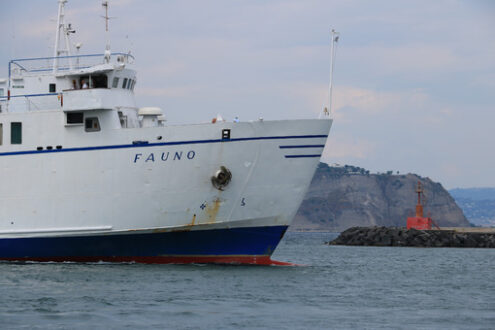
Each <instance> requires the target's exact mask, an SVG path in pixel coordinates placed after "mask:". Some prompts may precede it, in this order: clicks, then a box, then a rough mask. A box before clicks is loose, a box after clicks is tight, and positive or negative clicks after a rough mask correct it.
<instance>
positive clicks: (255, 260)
mask: <svg viewBox="0 0 495 330" xmlns="http://www.w3.org/2000/svg"><path fill="white" fill-rule="evenodd" d="M0 260H5V261H23V262H25V261H37V262H100V261H103V262H136V263H143V264H240V265H264V266H297V264H293V263H290V262H284V261H277V260H272V259H271V258H270V256H162V257H114V256H106V257H35V258H30V257H23V258H0Z"/></svg>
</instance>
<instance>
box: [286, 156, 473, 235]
mask: <svg viewBox="0 0 495 330" xmlns="http://www.w3.org/2000/svg"><path fill="white" fill-rule="evenodd" d="M418 181H420V182H421V183H422V184H423V188H424V191H425V192H424V194H425V205H424V209H425V215H427V214H428V213H429V214H431V217H432V218H433V220H434V221H435V222H436V223H437V224H438V225H439V226H445V227H458V226H462V227H468V226H470V223H469V222H468V221H467V220H466V217H465V216H464V214H463V213H462V210H461V209H460V208H459V207H458V206H457V204H456V203H455V201H454V199H453V198H452V197H451V196H450V194H449V193H448V191H447V190H445V189H444V188H443V187H442V185H441V184H440V183H437V182H433V181H432V180H431V179H429V178H423V177H420V176H418V175H415V174H405V175H399V174H393V173H392V172H391V171H389V172H387V173H386V174H370V173H369V171H366V170H364V169H362V168H359V167H354V166H348V165H346V166H342V167H330V166H328V165H327V164H324V163H320V165H319V166H318V169H317V171H316V173H315V175H314V177H313V180H312V182H311V186H310V188H309V190H308V193H307V194H306V197H305V199H304V201H303V203H302V205H301V207H300V208H299V211H298V212H297V215H296V217H295V219H294V221H293V223H292V225H291V228H290V229H291V230H329V231H342V230H345V229H347V228H350V227H354V226H405V225H406V218H407V217H408V216H412V215H414V214H415V206H416V202H417V195H416V194H415V189H416V184H417V182H418Z"/></svg>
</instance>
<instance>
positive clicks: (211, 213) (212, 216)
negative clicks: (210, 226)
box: [205, 198, 222, 223]
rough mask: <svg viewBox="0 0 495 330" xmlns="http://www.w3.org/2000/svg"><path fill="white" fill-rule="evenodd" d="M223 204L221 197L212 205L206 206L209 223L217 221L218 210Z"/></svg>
mask: <svg viewBox="0 0 495 330" xmlns="http://www.w3.org/2000/svg"><path fill="white" fill-rule="evenodd" d="M221 204H222V202H221V201H220V199H219V198H217V199H215V200H214V201H213V205H212V206H209V205H207V206H206V209H205V212H206V216H207V218H206V222H207V223H215V222H216V221H217V215H218V212H219V211H220V205H221Z"/></svg>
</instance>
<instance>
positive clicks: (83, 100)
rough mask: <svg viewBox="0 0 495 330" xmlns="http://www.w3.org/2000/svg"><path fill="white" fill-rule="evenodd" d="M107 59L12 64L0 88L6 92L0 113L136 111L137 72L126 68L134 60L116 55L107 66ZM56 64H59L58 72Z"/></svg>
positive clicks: (65, 58)
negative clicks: (135, 89) (56, 110)
mask: <svg viewBox="0 0 495 330" xmlns="http://www.w3.org/2000/svg"><path fill="white" fill-rule="evenodd" d="M104 56H105V54H90V55H74V56H58V57H41V58H23V59H15V60H11V61H10V62H9V77H8V79H7V80H4V81H3V85H1V86H0V88H2V91H4V92H3V93H2V94H3V95H0V100H1V101H0V102H1V103H2V105H3V106H2V109H1V110H2V111H4V112H5V111H8V112H27V111H43V110H53V109H57V108H59V109H61V110H63V111H75V110H78V111H81V110H95V109H108V110H110V109H120V108H135V102H134V95H133V94H134V93H133V92H134V87H135V85H136V72H135V71H134V70H132V69H129V68H127V67H128V66H129V65H130V64H132V63H133V62H134V57H133V56H132V55H130V54H125V53H115V54H113V56H112V59H113V61H108V62H107V61H106V59H105V58H104ZM54 61H57V63H58V65H57V67H56V69H54V67H53V62H54ZM1 83H2V81H1V80H0V84H1ZM5 90H6V91H7V92H5Z"/></svg>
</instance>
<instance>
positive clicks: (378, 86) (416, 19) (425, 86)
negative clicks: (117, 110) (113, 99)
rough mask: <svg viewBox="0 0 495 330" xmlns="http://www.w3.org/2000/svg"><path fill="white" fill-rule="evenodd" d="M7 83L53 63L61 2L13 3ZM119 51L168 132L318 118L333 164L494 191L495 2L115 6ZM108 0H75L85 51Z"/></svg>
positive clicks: (2, 57)
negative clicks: (218, 121)
mask: <svg viewBox="0 0 495 330" xmlns="http://www.w3.org/2000/svg"><path fill="white" fill-rule="evenodd" d="M0 2H1V4H2V10H1V11H0V31H2V36H3V38H2V43H1V46H0V63H3V65H2V66H1V67H0V77H2V76H3V77H6V76H7V64H8V61H9V60H10V59H11V58H24V57H39V56H53V44H54V39H55V27H56V23H55V20H56V17H57V8H58V4H57V1H55V0H33V1H27V0H26V1H15V0H0ZM109 2H110V7H109V16H111V17H112V19H111V20H110V39H111V46H112V50H113V51H121V52H128V51H130V52H131V54H133V55H134V56H135V58H136V60H135V63H134V68H135V69H136V70H137V72H138V79H137V84H136V90H135V92H136V99H137V102H138V105H139V106H159V107H161V108H162V109H163V111H164V112H165V115H166V116H167V119H168V123H169V124H181V123H197V122H208V121H210V120H211V118H213V117H215V116H216V115H217V114H221V115H222V116H223V117H224V118H225V119H227V120H232V119H233V118H234V117H235V116H238V117H239V118H240V119H241V121H243V120H253V119H254V120H255V119H258V118H259V117H263V118H264V119H265V120H277V119H300V118H317V117H318V115H319V113H320V111H321V109H322V106H323V105H326V104H327V103H328V101H327V100H328V83H329V70H330V59H329V58H330V40H331V37H330V30H331V29H332V28H333V29H336V30H337V31H338V32H339V33H340V39H339V42H338V44H337V54H336V58H335V71H334V90H333V101H332V110H333V111H332V112H333V113H332V116H333V118H334V123H333V127H332V130H331V132H330V136H329V140H328V142H327V145H326V147H325V150H324V152H323V156H322V161H324V162H327V163H329V164H334V163H338V164H342V165H343V164H349V165H354V166H360V167H363V168H366V169H368V170H370V171H372V172H386V171H389V170H392V171H394V173H396V172H397V171H399V172H400V173H417V174H419V175H421V176H425V177H430V178H431V179H432V180H434V181H437V182H440V183H442V184H443V185H444V187H446V188H448V189H451V188H456V187H461V188H462V187H490V186H491V187H495V172H494V171H495V147H494V146H495V130H494V125H495V100H494V99H495V1H490V0H486V1H481V0H478V1H477V0H464V1H456V0H452V1H442V0H438V1H429V0H428V1H423V0H416V1H412V0H410V1H402V0H398V1H357V0H349V1H330V0H327V1H319V0H301V1H291V0H287V1H278V0H271V1H261V0H243V1H241V0H222V1H220V0H211V1H192V0H191V1H189V0H180V1H176V0H168V1H159V0H154V1H152V0H120V1H118V0H113V1H112V0H110V1H109ZM101 15H103V9H102V6H101V1H99V0H70V1H69V2H68V3H67V4H66V22H71V23H72V25H73V27H74V28H75V29H76V33H75V35H74V36H73V38H72V41H73V42H74V43H75V42H81V43H82V44H83V46H82V48H81V53H102V52H103V50H104V47H105V37H104V20H103V19H102V18H101Z"/></svg>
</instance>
